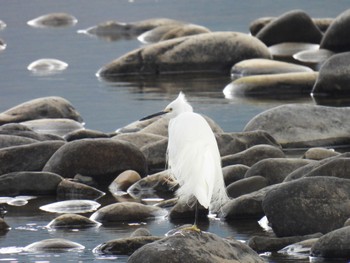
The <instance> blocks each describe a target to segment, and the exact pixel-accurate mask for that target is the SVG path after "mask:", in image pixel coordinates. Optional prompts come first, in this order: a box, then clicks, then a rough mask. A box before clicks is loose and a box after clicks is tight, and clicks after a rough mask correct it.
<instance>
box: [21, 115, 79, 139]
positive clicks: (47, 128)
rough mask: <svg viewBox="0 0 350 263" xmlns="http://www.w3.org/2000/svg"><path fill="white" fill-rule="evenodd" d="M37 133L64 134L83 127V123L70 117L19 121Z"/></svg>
mask: <svg viewBox="0 0 350 263" xmlns="http://www.w3.org/2000/svg"><path fill="white" fill-rule="evenodd" d="M21 124H22V125H25V126H27V127H28V128H30V129H32V130H33V131H35V132H38V133H48V134H54V135H58V136H64V135H66V134H68V133H70V132H73V131H77V130H82V129H84V125H83V124H81V123H80V122H77V121H75V120H71V119H38V120H31V121H25V122H21Z"/></svg>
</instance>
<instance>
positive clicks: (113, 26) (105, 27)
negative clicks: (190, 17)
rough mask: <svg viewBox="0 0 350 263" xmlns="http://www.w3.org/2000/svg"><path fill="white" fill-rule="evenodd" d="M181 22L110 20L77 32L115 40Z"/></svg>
mask: <svg viewBox="0 0 350 263" xmlns="http://www.w3.org/2000/svg"><path fill="white" fill-rule="evenodd" d="M183 23H184V22H181V21H178V20H173V19H168V18H152V19H147V20H141V21H135V22H132V23H124V22H118V21H113V20H110V21H106V22H103V23H100V24H98V25H96V26H93V27H90V28H87V29H84V30H79V31H78V33H83V34H87V35H91V36H96V37H99V38H102V39H105V40H108V41H116V40H119V39H132V38H135V37H136V36H138V35H140V34H142V33H144V32H146V31H149V30H152V29H154V28H157V27H161V26H174V25H181V24H183Z"/></svg>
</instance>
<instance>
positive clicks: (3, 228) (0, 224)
mask: <svg viewBox="0 0 350 263" xmlns="http://www.w3.org/2000/svg"><path fill="white" fill-rule="evenodd" d="M9 230H10V226H9V225H8V224H7V223H6V222H5V220H4V219H2V218H1V217H0V235H1V234H4V233H6V232H8V231H9Z"/></svg>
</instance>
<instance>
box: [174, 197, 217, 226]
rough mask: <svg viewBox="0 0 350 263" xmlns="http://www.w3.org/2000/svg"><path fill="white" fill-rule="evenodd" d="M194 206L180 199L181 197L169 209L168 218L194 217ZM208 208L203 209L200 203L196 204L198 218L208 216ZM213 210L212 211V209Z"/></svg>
mask: <svg viewBox="0 0 350 263" xmlns="http://www.w3.org/2000/svg"><path fill="white" fill-rule="evenodd" d="M195 210H196V207H195V206H192V207H191V206H189V205H188V204H187V203H186V201H184V200H181V198H180V199H179V200H178V202H177V203H176V205H175V206H174V207H172V208H171V209H170V212H169V215H168V217H169V219H170V221H171V220H174V219H184V218H191V219H193V220H194V219H195ZM208 212H209V211H208V209H205V208H204V207H203V206H202V205H200V204H199V205H198V214H197V216H198V219H199V218H205V219H206V218H207V217H208ZM213 212H214V211H213Z"/></svg>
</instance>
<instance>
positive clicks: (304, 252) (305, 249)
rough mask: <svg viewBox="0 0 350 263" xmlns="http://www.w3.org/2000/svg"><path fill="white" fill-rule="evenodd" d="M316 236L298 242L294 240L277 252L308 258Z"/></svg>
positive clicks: (316, 239) (316, 238)
mask: <svg viewBox="0 0 350 263" xmlns="http://www.w3.org/2000/svg"><path fill="white" fill-rule="evenodd" d="M318 239H319V238H318V237H315V238H310V239H306V240H303V241H300V242H296V243H294V244H291V245H288V246H286V247H284V248H282V249H281V250H279V251H278V253H282V254H287V255H291V256H297V257H298V256H299V257H300V256H305V257H307V258H309V255H310V250H311V247H312V246H313V245H314V244H315V243H316V242H317V241H318Z"/></svg>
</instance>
